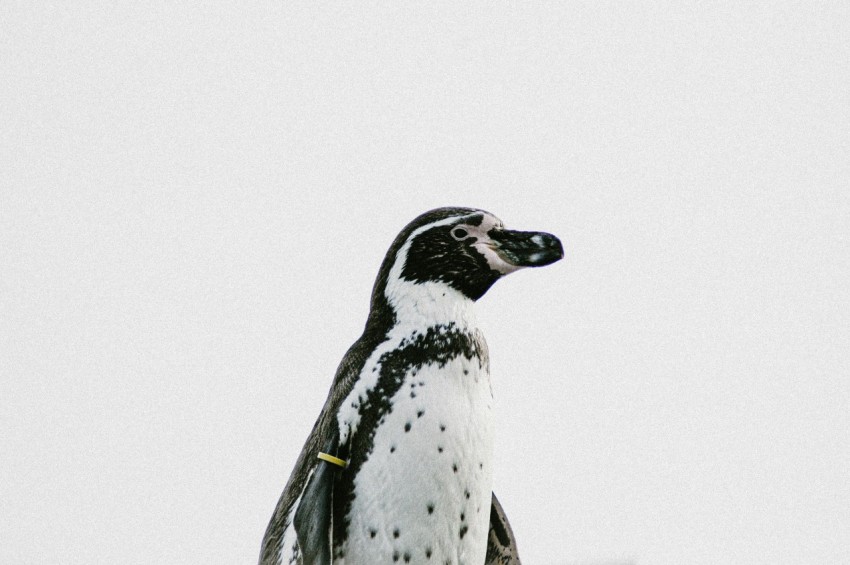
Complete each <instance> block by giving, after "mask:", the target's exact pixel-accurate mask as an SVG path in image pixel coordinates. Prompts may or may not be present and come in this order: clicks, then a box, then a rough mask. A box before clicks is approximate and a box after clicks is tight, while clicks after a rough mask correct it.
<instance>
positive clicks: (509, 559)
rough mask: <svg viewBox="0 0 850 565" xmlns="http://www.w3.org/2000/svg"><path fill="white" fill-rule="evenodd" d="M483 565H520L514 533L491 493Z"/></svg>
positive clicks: (500, 506) (494, 494)
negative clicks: (485, 552)
mask: <svg viewBox="0 0 850 565" xmlns="http://www.w3.org/2000/svg"><path fill="white" fill-rule="evenodd" d="M484 565H520V560H519V552H518V551H517V548H516V539H515V538H514V532H513V530H511V525H510V524H509V523H508V517H507V516H505V511H504V510H503V509H502V505H501V504H499V500H498V499H497V498H496V493H493V503H492V504H491V505H490V533H489V535H488V536H487V557H486V559H485V561H484Z"/></svg>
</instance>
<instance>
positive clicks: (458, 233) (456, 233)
mask: <svg viewBox="0 0 850 565" xmlns="http://www.w3.org/2000/svg"><path fill="white" fill-rule="evenodd" d="M468 235H469V232H468V231H466V230H465V229H463V228H455V229H453V230H452V237H453V238H455V239H456V240H458V241H461V240H462V239H466V237H467V236H468Z"/></svg>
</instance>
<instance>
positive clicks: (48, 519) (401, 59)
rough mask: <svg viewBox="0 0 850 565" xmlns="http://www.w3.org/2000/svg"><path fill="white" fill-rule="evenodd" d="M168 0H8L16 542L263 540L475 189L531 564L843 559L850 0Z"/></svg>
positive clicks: (66, 556) (0, 148)
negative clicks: (425, 221) (388, 254)
mask: <svg viewBox="0 0 850 565" xmlns="http://www.w3.org/2000/svg"><path fill="white" fill-rule="evenodd" d="M122 4H123V5H122ZM172 4H173V3H170V2H137V3H134V4H126V3H105V2H104V3H95V2H77V3H52V4H51V3H37V2H29V3H25V2H6V3H3V4H2V6H0V31H2V33H0V53H2V56H0V76H2V77H3V79H2V81H0V124H2V127H0V161H1V162H2V165H1V166H0V168H2V171H0V189H2V190H0V238H2V240H0V349H2V352H0V358H1V359H2V361H0V501H1V502H0V562H2V563H3V564H10V565H18V564H39V565H41V564H62V565H78V564H79V565H91V564H100V563H122V564H139V565H149V564H152V563H156V564H160V563H161V564H198V563H206V564H222V565H224V564H227V565H230V564H236V563H240V564H241V563H247V564H250V563H255V561H256V558H257V554H258V551H259V546H260V540H261V537H262V534H263V530H264V528H265V526H266V523H267V521H268V519H269V517H270V515H271V512H272V509H273V508H274V505H275V502H276V501H277V497H278V495H279V493H280V491H281V489H282V488H283V485H284V483H285V481H286V478H287V477H288V474H289V471H290V469H291V466H292V465H293V463H294V461H295V458H296V456H297V455H298V452H299V450H300V448H301V444H302V442H303V441H304V438H305V437H306V435H307V433H308V431H309V429H310V428H311V426H312V424H313V421H314V419H315V417H316V415H317V413H318V410H319V408H320V407H321V404H322V402H323V401H324V397H325V395H326V393H327V389H328V385H329V384H330V381H331V378H332V375H333V372H334V370H335V368H336V365H337V363H338V361H339V359H340V357H341V356H342V354H343V353H344V352H345V350H346V349H347V347H348V346H349V344H350V343H351V342H352V341H353V340H354V339H356V337H357V336H358V334H359V332H360V330H361V328H362V325H363V323H364V322H365V318H366V314H367V309H368V299H369V292H370V289H371V285H372V281H373V277H374V275H375V273H376V272H377V268H378V265H379V263H380V261H381V259H382V257H383V254H384V252H385V250H386V248H387V246H388V245H389V243H390V242H391V241H392V239H393V237H394V236H395V234H396V233H397V232H398V231H399V230H400V229H401V228H402V227H403V226H404V225H405V224H406V223H407V222H408V221H409V220H411V219H412V218H413V217H415V216H416V215H418V214H419V213H421V212H423V211H425V210H428V209H430V208H433V207H437V206H444V205H462V206H474V207H481V208H485V209H487V210H490V211H491V212H493V213H495V214H496V215H498V216H500V217H501V218H502V219H503V220H504V221H505V223H506V224H507V225H508V226H509V227H514V228H518V229H539V230H546V231H551V232H553V233H555V234H557V235H559V236H560V237H561V239H562V240H563V242H564V244H565V248H566V251H567V256H566V258H565V259H564V260H563V261H562V262H560V263H558V264H556V265H553V266H551V267H548V268H546V269H541V270H536V271H524V272H521V273H518V274H515V275H512V276H511V277H509V278H508V279H506V280H504V281H501V282H500V283H498V284H497V285H496V286H495V287H494V288H493V289H492V290H491V292H490V293H489V294H488V295H487V296H485V297H484V299H482V300H481V301H480V305H479V306H480V308H479V310H480V315H481V318H482V320H483V323H484V327H485V330H486V333H487V336H488V339H489V342H490V350H491V357H492V369H493V375H494V385H493V386H494V391H495V394H496V397H497V401H498V433H499V435H498V438H497V466H496V469H497V476H496V491H497V493H498V494H499V495H500V498H501V499H502V501H503V503H504V506H505V508H506V510H507V512H508V514H509V516H510V517H511V521H512V523H513V526H514V529H515V531H516V533H517V535H518V537H519V541H520V549H521V553H522V554H523V556H524V558H525V562H526V563H528V564H529V565H536V564H544V565H545V564H553V565H558V564H564V563H569V564H574V563H601V562H629V563H637V564H640V565H668V564H669V565H673V564H682V563H688V564H718V563H747V564H761V563H770V564H777V563H780V564H785V563H787V564H811V563H850V541H848V540H850V537H848V534H847V532H848V529H847V528H848V526H847V525H848V523H850V480H848V476H849V475H848V469H850V360H848V357H850V354H848V345H850V339H848V338H850V331H848V327H850V291H848V288H850V228H848V219H849V218H850V194H848V189H850V182H849V181H848V178H850V165H848V164H849V163H850V158H849V157H848V156H850V40H848V37H850V10H848V4H847V3H841V2H835V3H820V2H817V3H809V2H799V3H798V2H779V3H770V5H765V6H762V7H746V6H743V5H740V3H737V2H729V3H715V4H713V5H708V4H706V3H676V4H675V5H672V3H663V2H658V3H637V2H634V3H626V2H620V3H601V2H599V3H597V2H594V3H575V2H562V3H545V4H544V3H511V4H506V3H499V4H493V3H460V2H453V3H443V2H438V3H431V4H429V5H428V6H422V5H414V4H413V3H397V2H395V3H368V4H367V3H329V2H322V3H298V4H295V3H290V2H259V3H254V5H251V6H245V5H242V4H245V3H232V5H228V4H224V3H220V2H213V3H209V5H206V6H198V7H187V6H173V5H172Z"/></svg>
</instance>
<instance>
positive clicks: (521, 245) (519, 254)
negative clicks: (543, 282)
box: [487, 229, 564, 268]
mask: <svg viewBox="0 0 850 565" xmlns="http://www.w3.org/2000/svg"><path fill="white" fill-rule="evenodd" d="M487 235H488V236H489V238H490V241H491V242H492V249H493V250H494V251H495V252H496V253H497V254H498V255H499V258H500V259H502V260H503V261H504V262H505V263H508V264H509V265H512V266H514V267H517V268H521V267H543V266H545V265H551V264H552V263H554V262H555V261H560V260H561V259H563V258H564V247H563V246H562V245H561V240H559V239H558V238H557V237H555V236H554V235H552V234H551V233H545V232H533V231H514V230H505V229H494V230H490V232H489V233H488V234H487Z"/></svg>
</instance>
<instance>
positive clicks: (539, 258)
mask: <svg viewBox="0 0 850 565" xmlns="http://www.w3.org/2000/svg"><path fill="white" fill-rule="evenodd" d="M563 256H564V250H563V247H562V246H561V242H560V241H559V240H558V238H557V237H555V236H554V235H551V234H548V233H544V232H524V231H514V230H508V229H505V227H504V224H503V223H502V221H501V220H499V219H498V218H497V217H496V216H494V215H493V214H491V213H489V212H486V211H484V210H477V209H473V208H438V209H436V210H431V211H430V212H426V213H424V214H422V215H421V216H419V217H418V218H416V219H415V220H413V221H412V222H411V223H410V224H408V225H407V226H406V227H405V228H404V229H403V230H402V231H401V233H400V234H399V235H398V237H396V239H395V241H394V242H393V245H392V246H391V247H390V250H389V251H388V252H387V255H386V257H385V258H384V262H383V264H382V266H381V271H380V273H379V275H378V280H377V281H376V284H375V289H374V293H373V308H374V307H375V304H374V302H375V300H378V301H383V299H387V300H388V301H389V303H390V304H392V303H393V299H394V298H396V297H397V296H398V295H399V294H400V293H403V292H419V294H421V292H420V291H421V290H422V289H423V288H428V289H430V295H439V294H440V293H441V292H442V296H446V295H447V294H451V295H452V296H455V297H461V298H465V299H469V300H472V301H475V300H478V299H479V298H481V297H482V296H484V294H485V293H486V292H487V290H489V288H490V287H491V286H492V285H493V283H495V282H496V281H497V280H499V279H500V278H501V277H503V276H505V275H508V274H510V273H512V272H514V271H517V270H519V269H522V268H524V267H542V266H544V265H549V264H551V263H554V262H555V261H558V260H560V259H561V258H563ZM417 287H418V288H417ZM446 290H448V293H447V292H446Z"/></svg>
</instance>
